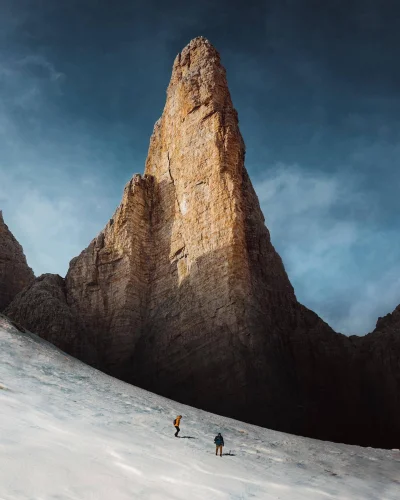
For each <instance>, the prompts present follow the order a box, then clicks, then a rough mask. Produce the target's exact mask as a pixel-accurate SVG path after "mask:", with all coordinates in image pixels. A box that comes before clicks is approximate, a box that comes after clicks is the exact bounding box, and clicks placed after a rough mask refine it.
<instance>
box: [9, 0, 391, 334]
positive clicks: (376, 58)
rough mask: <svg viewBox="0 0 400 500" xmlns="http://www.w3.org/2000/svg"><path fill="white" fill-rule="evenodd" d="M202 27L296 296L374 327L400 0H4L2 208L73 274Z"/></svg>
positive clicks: (134, 167) (35, 263)
mask: <svg viewBox="0 0 400 500" xmlns="http://www.w3.org/2000/svg"><path fill="white" fill-rule="evenodd" d="M198 35H203V36H206V37H207V38H209V40H210V41H211V42H212V43H213V44H214V45H215V46H216V48H217V49H218V50H219V52H220V53H221V57H222V62H223V64H224V66H225V67H226V69H227V74H228V82H229V86H230V90H231V93H232V98H233V102H234V105H235V107H236V108H237V110H238V112H239V119H240V127H241V131H242V134H243V136H244V139H245V142H246V146H247V158H246V165H247V168H248V170H249V173H250V176H251V178H252V180H253V183H254V185H255V188H256V191H257V193H258V195H259V197H260V201H261V205H262V208H263V211H264V214H265V218H266V223H267V225H268V227H269V228H270V230H271V235H272V241H273V243H274V245H275V246H276V248H277V250H278V251H279V252H280V254H281V256H282V258H283V260H284V263H285V266H286V268H287V271H288V273H289V276H290V278H291V280H292V282H293V284H294V286H295V289H296V293H297V296H298V298H299V300H300V301H302V302H303V303H304V304H305V305H307V306H308V307H310V308H312V309H314V310H315V311H316V312H317V313H318V314H320V315H321V316H322V317H323V318H324V319H325V320H326V321H328V322H329V323H330V324H331V325H332V326H333V327H334V328H336V329H337V330H340V331H343V332H345V333H365V332H367V331H369V330H371V329H373V327H374V323H375V321H376V318H377V316H379V315H383V314H386V313H387V312H389V311H391V310H392V309H393V308H394V307H395V306H396V305H397V304H398V303H400V231H399V218H398V214H399V213H400V197H399V195H398V194H399V188H400V170H399V163H400V142H399V138H400V137H399V136H400V126H399V125H400V66H399V64H398V54H399V52H400V4H399V3H398V2H397V1H395V0H363V1H361V0H360V1H351V0H348V1H345V0H340V1H339V0H330V1H329V2H328V1H323V0H319V1H317V0H304V1H303V0H286V1H285V0H271V1H263V2H262V1H252V0H248V1H246V2H240V3H239V2H236V3H234V2H232V1H218V2H216V1H208V0H205V1H204V0H203V1H201V2H190V1H169V2H162V1H154V0H146V1H141V0H140V1H130V2H129V1H118V0H116V1H114V2H110V1H104V0H103V1H102V0H97V1H95V0H79V1H76V0H68V1H67V0H57V1H54V2H53V1H49V0H42V1H40V0H34V1H33V0H32V1H29V0H0V209H1V208H3V210H4V217H5V220H6V222H7V223H8V224H9V226H10V228H11V229H12V230H13V232H14V234H15V235H16V236H17V237H18V239H19V240H20V241H21V243H22V244H23V246H24V249H25V252H26V254H27V257H28V261H29V263H30V265H31V266H32V267H33V268H34V271H35V272H36V274H40V273H42V272H58V273H59V274H62V275H63V274H65V272H66V269H67V266H68V262H69V260H70V259H71V258H72V257H74V256H75V255H76V254H78V253H79V252H80V251H81V250H82V249H83V248H84V247H85V246H86V245H87V244H88V242H89V241H90V240H91V239H92V238H93V237H94V236H95V235H96V233H97V232H98V231H99V230H101V228H102V227H103V226H104V224H105V223H106V221H107V220H108V218H109V217H110V216H111V214H112V212H113V211H114V209H115V207H116V206H117V205H118V203H119V201H120V198H121V193H122V189H123V186H124V184H125V183H126V182H127V181H128V180H129V179H130V177H131V176H132V174H133V173H136V172H143V168H144V161H145V157H146V154H147V148H148V144H149V137H150V134H151V132H152V128H153V124H154V122H155V121H156V120H157V119H158V118H159V116H160V115H161V113H162V109H163V106H164V102H165V90H166V87H167V85H168V81H169V78H170V74H171V67H172V62H173V60H174V58H175V56H176V54H177V53H178V52H179V51H180V50H181V49H182V48H183V47H184V46H185V45H186V44H187V43H188V42H189V40H190V39H192V38H194V37H196V36H198Z"/></svg>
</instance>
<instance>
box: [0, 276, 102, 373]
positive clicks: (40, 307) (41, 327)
mask: <svg viewBox="0 0 400 500" xmlns="http://www.w3.org/2000/svg"><path fill="white" fill-rule="evenodd" d="M4 314H5V315H6V316H8V317H9V318H11V319H13V320H15V321H17V322H18V323H20V324H21V325H23V326H24V327H25V328H27V329H28V330H30V331H31V332H35V333H37V334H38V335H40V336H41V337H42V338H44V339H45V340H47V341H49V342H51V343H53V344H54V345H56V346H57V347H59V348H60V349H62V350H63V351H65V352H67V353H69V354H71V355H73V356H77V357H82V356H86V357H87V359H88V361H90V362H91V364H94V363H95V361H96V358H95V357H93V355H94V354H95V351H94V349H93V348H92V347H90V348H89V347H88V346H87V345H86V344H87V342H88V339H87V336H86V335H85V333H84V329H83V325H82V324H81V323H80V322H79V320H78V318H77V317H75V316H74V314H73V312H72V311H71V309H70V307H69V306H68V304H67V298H66V287H65V281H64V279H63V278H61V276H58V275H55V274H43V275H42V276H39V278H36V279H35V280H34V281H33V282H32V283H30V285H28V286H27V287H26V288H24V290H22V292H20V293H19V294H18V295H17V296H16V298H15V299H14V300H13V302H12V303H11V304H10V305H9V306H8V307H7V308H6V309H5V311H4ZM90 355H91V356H92V357H90Z"/></svg>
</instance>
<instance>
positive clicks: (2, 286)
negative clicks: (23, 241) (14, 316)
mask: <svg viewBox="0 0 400 500" xmlns="http://www.w3.org/2000/svg"><path fill="white" fill-rule="evenodd" d="M34 278H35V276H34V274H33V271H32V269H31V268H30V267H29V266H28V264H27V263H26V258H25V255H24V251H23V250H22V247H21V245H20V244H19V243H18V241H17V240H16V239H15V238H14V236H13V235H12V233H11V232H10V230H9V229H8V227H7V225H6V224H5V223H4V219H3V214H2V212H1V210H0V311H3V310H4V309H5V308H6V307H7V306H8V304H10V302H11V301H12V300H13V299H14V297H15V296H16V295H17V293H19V292H20V291H21V290H22V289H23V288H25V287H26V286H27V285H29V283H31V282H32V281H33V280H34Z"/></svg>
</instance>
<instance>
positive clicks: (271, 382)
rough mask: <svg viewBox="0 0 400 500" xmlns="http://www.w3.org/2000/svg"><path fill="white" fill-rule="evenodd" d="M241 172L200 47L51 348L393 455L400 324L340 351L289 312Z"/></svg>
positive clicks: (154, 385)
mask: <svg viewBox="0 0 400 500" xmlns="http://www.w3.org/2000/svg"><path fill="white" fill-rule="evenodd" d="M244 158H245V147H244V143H243V140H242V137H241V134H240V131H239V127H238V117H237V113H236V111H235V109H234V108H233V105H232V101H231V97H230V94H229V90H228V86H227V81H226V75H225V70H224V68H223V67H222V65H221V63H220V58H219V55H218V53H217V51H216V50H215V49H214V47H213V46H212V45H211V44H210V43H209V42H208V41H207V40H206V39H204V38H202V37H200V38H196V39H195V40H192V41H191V42H190V43H189V45H188V46H187V47H186V48H185V49H184V50H183V51H182V53H181V54H179V55H178V57H177V58H176V60H175V62H174V67H173V72H172V77H171V82H170V84H169V87H168V91H167V101H166V105H165V108H164V111H163V114H162V117H161V118H160V120H159V121H158V122H157V123H156V125H155V127H154V132H153V135H152V137H151V141H150V147H149V154H148V158H147V161H146V168H145V174H144V176H143V177H141V176H139V175H136V176H134V178H133V179H132V181H131V182H130V183H129V184H128V185H127V186H126V188H125V191H124V195H123V200H122V203H121V205H120V206H119V208H118V209H117V211H116V212H115V214H114V216H113V218H112V219H111V220H110V221H109V223H108V224H107V226H106V227H105V229H104V230H103V231H102V232H101V233H100V235H99V236H98V237H97V238H96V239H94V240H93V241H92V243H91V244H90V245H89V247H88V248H87V249H86V250H84V251H83V252H82V253H81V255H80V256H78V257H77V258H75V259H73V261H72V262H71V265H70V269H69V271H68V274H67V276H66V280H65V288H63V287H64V284H62V286H61V285H60V286H61V288H62V289H63V294H64V295H63V298H62V300H61V299H60V301H61V302H62V304H63V307H64V306H65V304H68V308H69V312H70V313H71V315H72V316H71V317H72V318H73V320H71V321H70V322H69V323H66V324H64V325H63V327H62V328H61V329H60V330H58V329H57V335H56V336H57V339H55V342H57V344H58V345H60V341H59V340H58V336H59V335H61V336H62V331H64V334H65V335H66V336H67V335H72V337H74V335H75V333H76V332H75V333H74V332H73V330H74V329H79V339H80V342H81V343H83V344H84V345H85V346H86V347H85V348H84V349H83V348H82V345H79V343H78V345H77V346H75V347H74V349H76V352H77V355H78V356H79V357H81V359H83V360H85V361H87V362H89V363H92V364H95V366H97V367H99V368H100V369H102V370H104V371H106V372H108V373H110V374H112V375H114V376H117V377H120V378H123V379H124V380H126V381H128V382H132V383H135V384H137V385H139V386H141V387H143V388H146V389H149V390H152V391H154V392H157V393H159V394H162V395H164V396H167V397H170V398H172V399H175V400H179V401H182V402H184V403H187V404H190V405H193V406H197V407H199V408H203V409H206V410H211V411H214V412H217V413H220V414H223V415H227V416H231V417H234V418H238V419H242V420H245V421H247V422H251V423H255V424H259V425H262V426H268V427H271V428H274V429H279V430H283V431H287V432H292V433H296V434H302V435H307V436H312V437H317V438H320V439H329V440H334V441H343V442H348V443H359V444H364V445H374V446H387V447H395V445H397V447H398V446H399V444H400V419H399V418H398V415H399V414H400V401H399V395H400V367H399V356H400V347H399V336H400V332H399V331H398V327H399V325H398V314H397V312H395V313H393V315H392V316H393V318H394V319H390V318H389V319H388V320H381V321H380V322H379V323H378V327H377V330H376V331H375V332H373V333H372V334H370V335H369V336H367V337H366V338H364V339H363V338H353V337H352V338H347V337H345V336H343V335H340V334H337V333H335V332H334V331H333V330H332V329H331V328H330V327H329V326H328V325H327V324H326V323H324V322H323V321H322V320H321V319H320V318H319V317H318V316H317V315H316V314H314V313H313V312H312V311H309V310H308V309H307V308H305V307H304V306H302V305H301V304H299V303H298V301H297V299H296V296H295V293H294V290H293V287H292V285H291V284H290V281H289V279H288V276H287V274H286V271H285V269H284V266H283V263H282V261H281V259H280V257H279V255H278V254H277V252H276V251H275V249H274V247H273V245H272V244H271V241H270V235H269V232H268V229H267V228H266V226H265V224H264V218H263V215H262V212H261V210H260V206H259V202H258V199H257V196H256V194H255V192H254V189H253V187H252V185H251V182H250V179H249V176H248V174H247V172H246V169H245V166H244ZM32 290H33V287H32ZM27 293H28V292H27ZM64 299H65V300H64ZM32 300H33V299H32ZM60 301H59V302H58V303H60ZM16 302H17V301H15V303H14V304H12V305H11V306H10V310H11V309H12V311H13V313H12V317H13V318H14V319H15V320H17V321H19V322H20V323H22V324H24V325H25V326H27V325H26V323H27V322H26V321H25V320H24V317H23V315H22V313H20V312H18V304H17V303H16ZM28 302H29V301H28ZM41 303H44V301H42V302H41ZM69 312H67V310H64V312H63V313H60V316H61V315H62V314H66V315H68V314H69ZM49 322H50V323H49V324H52V319H51V318H49ZM74 322H75V323H74ZM45 323H46V322H43V323H42V324H40V328H41V331H42V332H43V335H44V334H45V333H44V332H45V330H46V324H45ZM29 328H30V329H33V330H35V328H33V327H32V323H31V324H30V325H29ZM37 328H39V326H38V327H37ZM71 332H72V333H71ZM39 333H41V332H39ZM74 338H75V337H74ZM69 352H70V351H69ZM382 386H384V388H383V387H382ZM376 404H379V405H380V406H379V408H376V407H375V406H374V405H376Z"/></svg>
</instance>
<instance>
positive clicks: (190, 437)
mask: <svg viewBox="0 0 400 500" xmlns="http://www.w3.org/2000/svg"><path fill="white" fill-rule="evenodd" d="M178 437H179V438H181V439H197V438H195V437H193V436H178Z"/></svg>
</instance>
